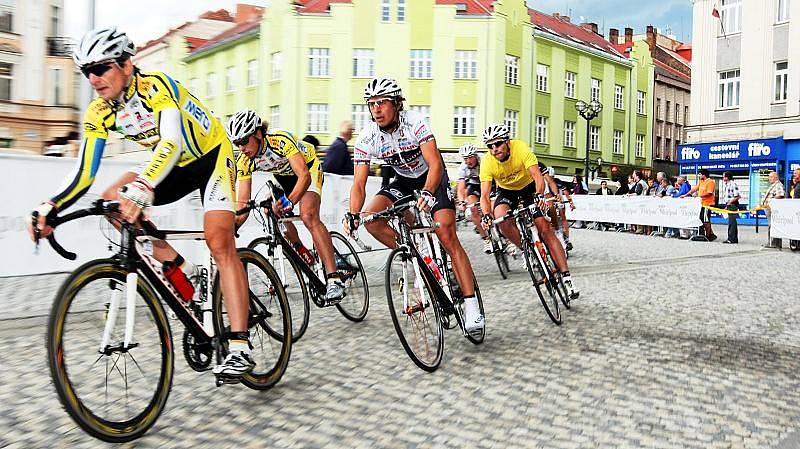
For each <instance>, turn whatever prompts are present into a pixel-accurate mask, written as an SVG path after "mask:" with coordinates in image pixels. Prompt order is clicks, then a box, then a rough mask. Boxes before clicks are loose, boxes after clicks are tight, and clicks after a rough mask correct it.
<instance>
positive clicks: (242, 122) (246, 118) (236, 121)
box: [225, 109, 261, 142]
mask: <svg viewBox="0 0 800 449" xmlns="http://www.w3.org/2000/svg"><path fill="white" fill-rule="evenodd" d="M259 126H261V117H259V116H258V114H257V113H256V111H254V110H252V109H242V110H241V111H239V112H237V113H236V114H233V117H231V118H230V120H228V124H227V125H226V126H225V131H226V132H227V133H228V139H230V140H231V142H236V141H237V140H241V139H243V138H245V137H249V136H251V135H252V134H254V133H255V132H256V130H257V129H258V127H259Z"/></svg>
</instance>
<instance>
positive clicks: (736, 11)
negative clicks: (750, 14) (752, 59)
mask: <svg viewBox="0 0 800 449" xmlns="http://www.w3.org/2000/svg"><path fill="white" fill-rule="evenodd" d="M719 13H720V21H721V23H722V27H720V30H719V35H720V36H722V31H723V30H722V29H723V28H724V30H725V35H731V34H736V33H740V32H741V31H742V0H722V5H721V7H720V11H719Z"/></svg>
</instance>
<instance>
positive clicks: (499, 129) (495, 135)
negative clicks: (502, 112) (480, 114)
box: [483, 123, 509, 143]
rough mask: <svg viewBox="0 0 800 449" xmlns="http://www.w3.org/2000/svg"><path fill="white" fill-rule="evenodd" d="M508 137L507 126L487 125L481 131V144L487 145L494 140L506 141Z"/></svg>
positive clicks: (498, 124)
mask: <svg viewBox="0 0 800 449" xmlns="http://www.w3.org/2000/svg"><path fill="white" fill-rule="evenodd" d="M508 136H509V132H508V126H506V125H505V124H503V123H497V124H494V125H489V126H488V127H486V129H485V130H484V131H483V142H484V143H489V142H492V141H495V140H507V139H508Z"/></svg>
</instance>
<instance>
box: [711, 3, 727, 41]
mask: <svg viewBox="0 0 800 449" xmlns="http://www.w3.org/2000/svg"><path fill="white" fill-rule="evenodd" d="M711 16H713V17H716V18H717V20H719V27H720V28H721V29H722V37H723V38H725V39H727V38H728V36H726V35H725V24H724V23H723V22H722V14H720V13H719V7H717V2H714V7H713V8H711Z"/></svg>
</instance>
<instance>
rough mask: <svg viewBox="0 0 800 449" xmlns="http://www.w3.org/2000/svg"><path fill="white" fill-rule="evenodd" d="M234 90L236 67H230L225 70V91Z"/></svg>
mask: <svg viewBox="0 0 800 449" xmlns="http://www.w3.org/2000/svg"><path fill="white" fill-rule="evenodd" d="M234 90H236V67H233V66H230V67H228V68H227V69H225V91H226V92H232V91H234Z"/></svg>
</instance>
